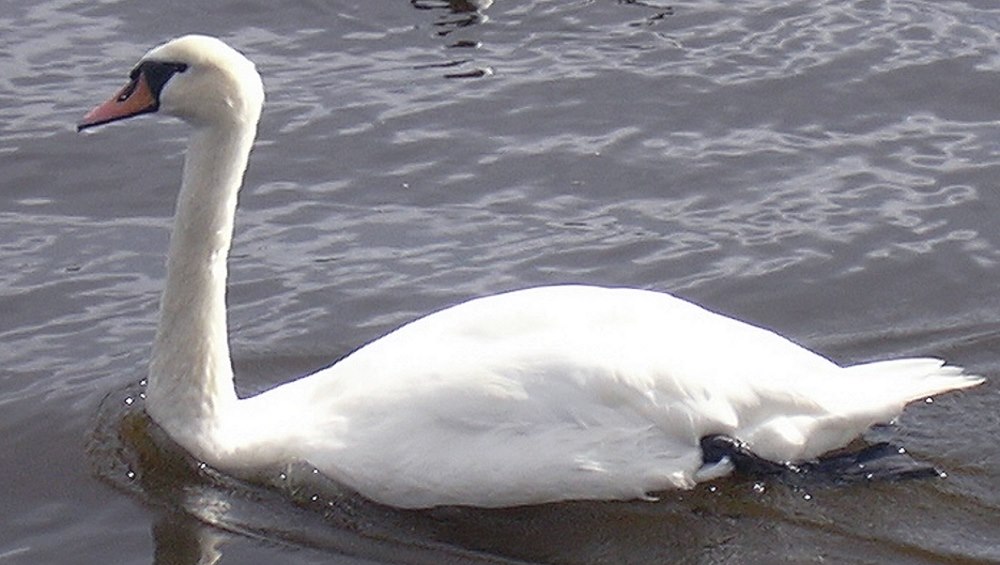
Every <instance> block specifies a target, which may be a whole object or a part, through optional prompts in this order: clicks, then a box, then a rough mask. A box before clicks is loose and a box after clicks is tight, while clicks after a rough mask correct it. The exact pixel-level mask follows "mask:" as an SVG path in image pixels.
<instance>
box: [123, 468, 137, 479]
mask: <svg viewBox="0 0 1000 565" xmlns="http://www.w3.org/2000/svg"><path fill="white" fill-rule="evenodd" d="M125 476H126V477H128V478H129V479H134V478H135V471H132V470H129V472H127V473H125Z"/></svg>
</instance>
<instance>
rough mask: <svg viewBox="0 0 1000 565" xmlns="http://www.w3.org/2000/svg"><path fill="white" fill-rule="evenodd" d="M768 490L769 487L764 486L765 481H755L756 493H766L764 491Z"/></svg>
mask: <svg viewBox="0 0 1000 565" xmlns="http://www.w3.org/2000/svg"><path fill="white" fill-rule="evenodd" d="M766 490H767V487H765V486H764V483H754V484H753V491H754V492H755V493H757V494H764V491H766Z"/></svg>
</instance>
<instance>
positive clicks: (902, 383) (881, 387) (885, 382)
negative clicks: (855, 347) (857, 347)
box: [844, 358, 985, 404]
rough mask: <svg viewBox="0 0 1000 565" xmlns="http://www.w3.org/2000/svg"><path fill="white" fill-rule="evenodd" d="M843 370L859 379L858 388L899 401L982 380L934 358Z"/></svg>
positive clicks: (907, 400) (966, 385) (887, 362)
mask: <svg viewBox="0 0 1000 565" xmlns="http://www.w3.org/2000/svg"><path fill="white" fill-rule="evenodd" d="M844 371H845V374H848V375H851V377H853V378H856V379H859V380H860V381H861V382H859V383H858V386H859V388H858V389H857V390H859V391H860V390H866V389H867V390H871V391H873V395H872V396H873V397H874V398H895V399H897V400H898V401H899V402H900V403H901V404H906V403H908V402H912V401H914V400H920V399H923V398H928V397H931V396H934V395H936V394H941V393H943V392H948V391H950V390H959V389H963V388H969V387H974V386H976V385H979V384H982V383H983V382H984V381H985V379H984V378H983V377H980V376H978V375H966V374H965V373H964V371H963V369H962V368H961V367H955V366H952V365H945V364H944V361H942V360H940V359H934V358H910V359H894V360H891V361H877V362H875V363H865V364H863V365H854V366H851V367H846V368H845V369H844ZM874 391H880V393H874Z"/></svg>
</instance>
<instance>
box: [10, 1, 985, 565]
mask: <svg viewBox="0 0 1000 565" xmlns="http://www.w3.org/2000/svg"><path fill="white" fill-rule="evenodd" d="M488 4H489V5H488ZM192 31H200V32H207V33H212V34H216V35H220V36H222V37H224V38H225V39H227V40H228V41H230V42H232V43H233V44H235V45H237V46H238V47H240V48H241V49H242V50H244V51H245V52H246V53H247V54H248V55H249V56H251V57H252V58H253V59H254V60H255V61H256V62H257V63H258V67H259V68H260V70H261V72H262V74H263V75H264V80H265V84H266V87H267V90H268V104H267V106H266V108H265V113H264V117H263V121H262V123H261V128H260V140H259V143H258V145H257V147H256V149H255V151H254V154H253V158H252V162H251V167H250V170H249V172H248V176H247V187H246V188H245V189H244V192H243V194H242V196H241V211H240V214H239V216H238V219H237V234H236V241H235V244H234V250H233V251H234V258H233V259H234V260H233V262H232V265H231V275H232V284H231V287H230V292H229V301H230V320H231V325H232V327H231V330H232V335H233V351H234V354H235V356H236V360H235V364H236V369H237V374H238V375H239V377H238V379H237V380H238V386H239V388H240V391H241V393H243V394H251V393H254V392H257V391H260V390H264V389H266V388H270V387H272V386H274V385H275V384H277V383H279V382H281V381H283V380H287V379H289V378H292V377H293V376H294V375H299V374H304V373H306V372H308V371H310V370H312V369H315V368H318V367H320V366H323V365H326V364H328V363H329V362H330V361H331V360H333V359H336V358H337V357H338V356H340V355H343V354H345V353H346V352H348V351H351V350H352V349H354V348H356V347H358V346H359V345H360V344H363V343H366V342H368V341H370V340H372V339H374V338H376V337H377V336H379V335H381V334H383V333H384V332H386V331H388V330H390V329H392V328H393V327H396V326H398V325H399V324H401V323H404V322H406V321H409V320H411V319H413V318H414V317H415V316H418V315H422V314H426V313H427V312H430V311H433V310H435V309H438V308H441V307H444V306H447V305H449V304H453V303H455V302H457V301H459V300H463V299H466V298H469V297H470V296H476V295H483V294H488V293H492V292H498V291H502V290H508V289H511V288H516V287H523V286H530V285H535V284H543V283H559V282H587V283H598V284H610V285H625V286H634V287H642V288H653V289H660V290H669V291H672V292H676V293H678V294H681V295H683V296H685V297H687V298H690V299H693V300H695V301H697V302H699V303H702V304H705V305H706V306H710V307H712V308H713V309H716V310H720V311H722V312H724V313H728V314H732V315H736V316H737V317H740V318H743V319H746V320H748V321H751V322H754V323H758V324H761V325H765V326H767V327H771V328H774V329H776V330H779V331H780V332H781V333H784V334H787V335H789V336H790V337H793V338H795V339H796V340H797V341H800V342H802V343H804V344H806V345H808V346H811V347H814V348H816V349H818V350H820V351H821V352H823V353H825V354H828V355H830V356H831V357H833V358H834V359H836V360H837V361H841V362H845V363H847V362H856V361H866V360H873V359H876V358H881V357H896V356H904V355H915V354H921V355H937V356H942V357H946V358H948V359H949V360H951V361H952V362H954V363H956V364H960V365H965V366H967V367H969V368H970V369H971V371H972V372H976V373H981V374H985V375H987V376H990V377H991V376H993V375H996V374H997V373H998V372H1000V360H998V357H997V355H996V351H997V350H998V349H997V348H998V346H1000V339H998V336H1000V330H998V324H997V320H998V319H1000V300H998V296H1000V283H998V281H1000V251H998V250H1000V235H998V233H1000V232H998V230H997V229H996V222H997V217H998V216H1000V194H998V192H997V190H996V188H997V181H996V179H997V178H1000V159H998V157H997V156H998V155H1000V128H998V127H997V116H998V115H1000V105H998V100H1000V99H998V98H997V97H996V96H995V90H996V84H997V77H998V73H1000V58H998V57H997V53H998V52H1000V7H998V6H997V5H996V4H995V3H994V2H984V1H957V0H956V1H950V2H928V1H924V0H894V1H885V0H850V1H821V2H805V1H796V2H784V3H780V4H778V3H774V2H770V1H764V0H760V1H756V0H754V1H747V2H739V3H699V2H669V3H668V2H660V1H618V0H607V1H604V0H580V1H565V2H556V1H551V0H524V1H521V0H518V1H517V2H514V1H510V0H505V1H503V2H493V3H492V4H490V3H488V2H483V3H472V2H448V1H445V0H440V1H438V0H415V1H410V2H407V1H404V0H398V1H394V2H362V1H345V2H298V3H285V4H282V6H281V9H280V10H276V9H275V7H274V5H272V4H271V3H266V2H263V1H258V0H250V1H247V2H240V3H238V5H236V4H231V5H230V4H223V5H211V6H208V5H205V4H204V3H197V2H187V1H183V0H182V1H176V2H170V3H169V6H168V5H164V4H163V3H162V2H156V3H154V2H148V1H140V2H132V3H123V2H104V3H87V2H62V1H53V0H43V1H41V2H37V1H30V2H29V1H28V0H11V1H10V2H8V3H7V5H5V7H4V10H3V13H2V14H0V32H2V33H0V54H2V55H0V173H2V176H0V178H2V180H0V431H2V432H3V433H2V434H0V437H2V439H0V442H2V444H0V447H2V450H3V453H4V457H3V458H2V461H0V472H2V473H3V476H4V477H5V478H7V480H8V482H9V483H10V484H12V485H16V486H17V488H13V489H8V492H7V493H6V494H5V496H4V497H0V561H3V562H4V563H5V564H6V563H43V562H52V563H72V562H81V563H84V562H85V563H109V562H116V563H148V562H149V561H150V559H153V558H154V555H155V560H156V561H157V562H159V563H187V562H197V561H193V560H194V559H196V558H197V559H201V560H203V561H211V559H213V555H218V554H220V553H221V555H222V557H221V558H219V559H218V560H219V562H220V563H226V562H239V563H272V562H283V563H322V562H329V561H330V560H331V559H334V560H338V561H340V562H345V563H354V562H371V561H379V562H398V561H412V562H421V561H429V562H439V561H441V560H442V559H447V560H450V561H455V560H468V561H472V562H477V561H503V560H525V561H546V562H565V563H569V562H579V563H583V562H591V563H592V562H623V561H633V562H671V563H673V562H681V563H683V562H698V563H701V562H708V563H743V562H753V561H757V562H782V561H783V562H789V563H793V562H794V563H797V562H813V561H826V562H872V561H875V562H897V563H898V562H902V563H938V562H942V561H944V562H948V561H951V562H961V563H980V562H981V563H987V562H997V561H1000V553H998V551H1000V550H998V547H997V544H996V540H997V539H998V537H1000V529H998V527H997V524H998V523H1000V488H997V487H998V485H1000V444H998V442H997V439H996V438H997V437H998V436H1000V411H997V409H996V406H997V405H998V403H1000V398H998V389H997V386H996V385H995V384H993V382H992V381H991V382H989V383H987V385H985V386H984V387H980V388H979V389H977V390H974V391H971V392H969V393H967V394H961V395H955V396H950V397H946V398H943V399H940V400H938V401H936V402H935V403H933V404H931V405H918V406H913V407H911V408H910V409H908V410H907V412H906V413H905V414H904V416H903V417H902V418H901V420H900V422H899V423H898V424H897V425H896V426H894V427H890V428H883V429H879V430H875V431H873V432H872V433H871V434H869V439H870V440H873V441H881V440H892V441H894V442H898V443H900V444H902V445H905V446H906V447H907V448H908V449H909V450H910V451H911V452H912V453H914V454H915V455H916V456H917V457H918V458H920V459H921V460H926V461H929V462H931V463H933V464H934V465H936V466H938V467H940V468H942V469H944V470H945V471H947V472H948V474H949V476H948V478H947V479H945V480H942V481H920V482H916V483H906V484H883V485H871V486H850V487H837V488H834V487H822V488H819V487H817V488H809V489H805V490H803V489H801V488H795V487H789V486H786V485H780V484H773V483H764V484H760V485H757V484H754V483H753V482H749V483H748V482H745V481H744V482H741V481H739V480H733V481H726V482H721V483H719V484H718V485H715V490H709V489H707V488H706V489H697V490H695V491H692V492H686V493H668V494H664V495H663V497H662V500H661V501H660V502H658V503H655V504H639V503H614V504H596V503H573V504H559V505H549V506H544V507H540V508H518V509H510V510H502V511H490V512H477V511H470V510H454V509H446V510H439V511H433V512H422V513H407V512H397V511H394V510H390V509H386V508H382V507H378V506H376V505H371V504H369V503H366V502H364V501H362V500H358V499H356V498H353V497H351V496H347V495H344V496H337V497H320V498H318V499H317V500H316V501H313V500H312V499H311V496H312V495H311V494H309V491H308V489H306V490H305V491H301V490H298V491H297V490H296V489H295V488H291V487H289V485H288V484H283V483H281V482H280V481H279V482H278V483H277V484H276V485H274V486H273V487H268V488H265V487H261V486H258V485H251V484H247V483H243V482H240V481H235V480H232V479H230V478H227V477H224V476H218V475H217V474H214V473H212V472H211V470H208V469H200V468H199V467H198V465H197V464H196V463H193V462H191V461H189V460H188V459H186V457H185V456H184V455H183V454H179V453H175V452H173V451H171V449H170V448H169V443H165V442H163V441H160V440H156V439H155V436H156V434H155V431H150V428H149V422H148V420H146V419H145V417H144V416H142V415H141V412H140V407H141V402H133V404H132V405H126V404H124V400H125V398H126V397H128V396H129V395H132V396H133V397H135V395H136V394H137V393H138V389H132V388H129V389H125V390H123V389H122V387H123V386H124V385H125V383H127V382H131V381H134V380H135V379H136V377H135V376H136V375H141V374H143V373H144V372H145V366H146V358H147V356H148V351H149V343H150V341H151V339H152V332H153V327H154V320H155V315H156V305H157V301H158V293H159V291H160V288H161V285H162V279H163V267H162V264H163V259H162V257H163V254H164V252H165V248H166V241H167V230H168V227H169V216H170V214H171V212H172V209H173V200H174V198H175V196H176V187H177V184H178V182H179V174H180V166H181V148H182V145H181V141H182V139H183V138H184V136H185V135H186V133H187V132H186V131H185V130H184V129H183V128H182V127H181V126H179V125H177V124H176V123H174V122H170V121H167V120H161V119H157V118H155V117H147V118H143V119H141V120H136V122H135V123H131V124H128V126H127V127H126V126H113V127H110V128H107V129H106V130H104V131H101V132H98V134H96V135H87V136H78V135H76V134H75V133H73V131H72V124H73V123H75V120H77V119H78V118H79V117H80V115H81V114H82V113H83V112H84V111H85V110H86V109H88V108H89V107H90V106H92V105H93V104H94V103H96V102H97V101H99V100H101V99H103V98H104V97H106V96H107V94H108V92H110V91H111V90H112V89H114V88H116V87H117V86H119V84H120V82H121V80H123V78H124V76H125V73H127V70H128V68H129V67H130V65H131V64H132V62H133V61H134V60H135V59H136V58H137V57H138V56H140V55H141V53H143V52H144V51H145V50H146V49H148V48H149V47H151V46H152V45H155V44H158V43H160V42H162V41H163V40H165V39H166V38H168V37H171V36H175V35H179V34H181V33H188V32H192ZM451 79H456V80H451ZM109 391H112V392H111V396H107V395H108V394H109ZM106 396H107V399H105V400H104V401H103V404H102V399H104V398H105V397H106ZM99 405H100V406H101V409H100V410H98V406H99ZM95 413H99V414H100V416H99V417H98V418H97V419H96V422H95V416H94V415H95ZM88 430H90V431H93V437H92V438H90V440H89V441H88V444H89V446H90V447H89V450H88V451H86V452H85V451H84V449H83V443H84V442H83V440H82V439H81V438H82V436H84V435H85V434H87V433H88ZM88 469H94V470H95V473H94V474H96V475H97V476H98V477H100V478H101V479H102V480H103V482H104V483H106V484H111V485H113V486H114V487H115V488H114V489H113V490H112V489H106V488H104V487H103V486H102V484H101V483H100V482H98V481H95V480H94V478H93V477H92V476H91V474H90V473H89V472H88ZM130 471H131V472H133V473H135V475H133V476H132V477H129V475H128V473H129V472H130ZM122 491H124V492H126V493H129V494H130V496H121V495H120V493H121V492H122ZM303 493H305V494H307V496H305V497H303V496H301V495H302V494H303ZM807 495H808V497H809V499H808V500H807V499H806V496H807ZM135 501H139V502H140V504H136V503H135ZM330 502H333V503H334V504H333V506H334V507H333V508H330V507H329V504H328V503H330ZM150 534H152V536H153V538H154V539H152V540H151V539H150Z"/></svg>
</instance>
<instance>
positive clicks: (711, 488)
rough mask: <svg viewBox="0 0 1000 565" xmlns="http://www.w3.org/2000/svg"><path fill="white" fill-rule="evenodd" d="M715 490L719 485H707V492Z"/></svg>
mask: <svg viewBox="0 0 1000 565" xmlns="http://www.w3.org/2000/svg"><path fill="white" fill-rule="evenodd" d="M717 490H719V487H717V486H715V485H709V487H708V492H715V491H717Z"/></svg>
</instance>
